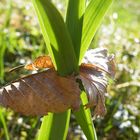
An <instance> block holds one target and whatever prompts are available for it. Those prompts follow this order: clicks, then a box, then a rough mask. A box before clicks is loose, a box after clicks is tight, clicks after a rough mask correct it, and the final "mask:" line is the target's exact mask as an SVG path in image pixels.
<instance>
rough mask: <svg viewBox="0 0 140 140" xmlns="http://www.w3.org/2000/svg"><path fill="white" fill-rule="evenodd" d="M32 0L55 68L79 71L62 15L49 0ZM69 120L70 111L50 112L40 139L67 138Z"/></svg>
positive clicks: (62, 73)
mask: <svg viewBox="0 0 140 140" xmlns="http://www.w3.org/2000/svg"><path fill="white" fill-rule="evenodd" d="M32 2H33V5H34V8H35V10H36V13H37V16H38V19H39V23H40V27H41V29H42V33H43V36H44V39H45V42H46V45H47V47H48V51H49V54H50V55H51V57H52V60H53V63H54V65H55V68H56V69H57V71H58V72H59V74H60V75H67V74H70V73H72V72H73V71H77V70H78V65H77V59H76V56H75V53H74V48H73V44H72V40H71V38H70V35H69V33H68V31H67V28H66V25H65V23H64V21H63V19H62V17H61V15H60V14H59V12H58V11H57V9H56V8H55V7H54V6H53V5H52V3H51V2H50V1H49V0H32ZM70 60H71V61H70ZM69 120H70V111H66V112H64V113H62V114H61V113H60V114H51V113H50V114H49V115H47V116H46V117H44V119H43V123H42V126H41V129H40V133H39V137H38V140H49V139H51V140H56V139H57V140H65V139H66V135H67V132H68V126H69ZM46 125H47V126H46ZM60 126H61V127H60ZM58 130H59V131H58ZM56 131H57V133H56ZM58 132H59V133H58ZM45 133H46V134H45Z"/></svg>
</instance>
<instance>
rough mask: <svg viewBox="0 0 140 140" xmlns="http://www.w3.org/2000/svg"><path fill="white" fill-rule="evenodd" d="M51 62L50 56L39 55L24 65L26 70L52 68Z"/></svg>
mask: <svg viewBox="0 0 140 140" xmlns="http://www.w3.org/2000/svg"><path fill="white" fill-rule="evenodd" d="M53 67H54V66H53V63H52V60H51V58H50V56H39V57H38V58H36V59H35V61H34V62H33V63H32V64H28V65H26V66H25V69H27V70H36V69H41V68H53Z"/></svg>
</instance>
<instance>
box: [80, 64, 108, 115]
mask: <svg viewBox="0 0 140 140" xmlns="http://www.w3.org/2000/svg"><path fill="white" fill-rule="evenodd" d="M80 79H81V80H82V83H83V85H84V87H85V90H86V92H87V94H88V97H89V103H88V104H87V105H86V107H93V106H96V108H95V111H94V115H95V116H97V115H99V116H104V115H105V113H106V108H105V103H104V102H105V97H104V94H105V93H106V92H107V79H105V77H104V73H102V72H100V71H96V70H93V69H89V68H86V67H85V68H84V67H81V68H80Z"/></svg>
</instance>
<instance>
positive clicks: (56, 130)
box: [38, 110, 71, 140]
mask: <svg viewBox="0 0 140 140" xmlns="http://www.w3.org/2000/svg"><path fill="white" fill-rule="evenodd" d="M70 114H71V111H70V110H68V111H66V112H64V113H59V114H53V113H49V114H48V115H47V116H45V117H44V118H43V122H42V125H41V128H40V131H39V136H38V140H56V139H57V140H65V139H66V136H67V132H68V128H69V120H70ZM60 126H61V127H60Z"/></svg>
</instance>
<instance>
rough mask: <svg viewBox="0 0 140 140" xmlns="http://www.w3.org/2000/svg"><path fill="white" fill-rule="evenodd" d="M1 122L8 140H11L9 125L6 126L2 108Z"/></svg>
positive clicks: (0, 110)
mask: <svg viewBox="0 0 140 140" xmlns="http://www.w3.org/2000/svg"><path fill="white" fill-rule="evenodd" d="M0 120H1V122H2V125H3V128H4V132H5V138H6V140H10V138H9V134H8V129H7V125H6V121H5V119H4V116H3V109H2V108H0Z"/></svg>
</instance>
